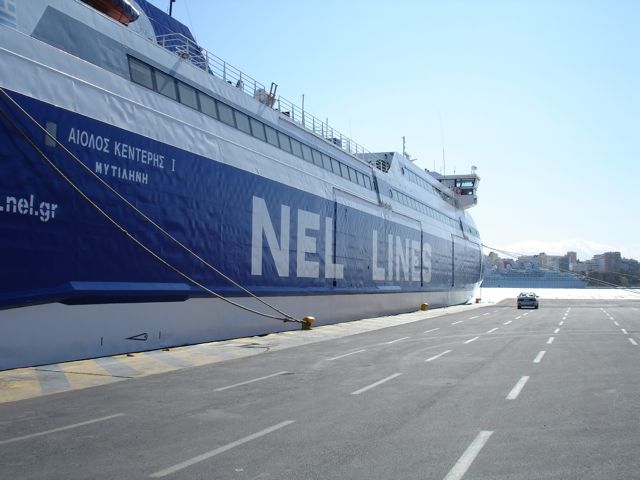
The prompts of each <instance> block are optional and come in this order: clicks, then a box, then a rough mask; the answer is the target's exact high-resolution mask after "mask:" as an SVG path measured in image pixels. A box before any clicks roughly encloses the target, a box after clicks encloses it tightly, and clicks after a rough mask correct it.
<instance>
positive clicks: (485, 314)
mask: <svg viewBox="0 0 640 480" xmlns="http://www.w3.org/2000/svg"><path fill="white" fill-rule="evenodd" d="M490 313H491V312H487V313H483V314H482V316H483V317H486V316H487V315H489V314H490Z"/></svg>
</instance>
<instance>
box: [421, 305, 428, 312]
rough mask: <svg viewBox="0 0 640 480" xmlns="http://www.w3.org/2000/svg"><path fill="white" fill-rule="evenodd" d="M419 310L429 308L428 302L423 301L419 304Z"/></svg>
mask: <svg viewBox="0 0 640 480" xmlns="http://www.w3.org/2000/svg"><path fill="white" fill-rule="evenodd" d="M420 310H422V311H423V312H425V311H427V310H429V304H428V303H423V304H421V305H420Z"/></svg>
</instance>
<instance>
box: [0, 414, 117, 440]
mask: <svg viewBox="0 0 640 480" xmlns="http://www.w3.org/2000/svg"><path fill="white" fill-rule="evenodd" d="M118 417H124V413H116V414H114V415H109V416H108V417H100V418H94V419H93V420H87V421H86V422H80V423H74V424H72V425H67V426H64V427H58V428H52V429H51V430H45V431H44V432H38V433H31V434H29V435H23V436H21V437H14V438H8V439H6V440H0V445H6V444H7V443H14V442H19V441H21V440H29V439H30V438H36V437H42V436H43V435H49V434H50V433H57V432H63V431H65V430H71V429H72V428H79V427H84V426H85V425H91V424H92V423H98V422H104V421H106V420H111V419H112V418H118Z"/></svg>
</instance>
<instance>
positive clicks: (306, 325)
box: [302, 317, 316, 330]
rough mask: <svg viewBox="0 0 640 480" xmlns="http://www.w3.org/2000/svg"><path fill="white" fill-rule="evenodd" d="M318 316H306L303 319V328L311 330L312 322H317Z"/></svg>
mask: <svg viewBox="0 0 640 480" xmlns="http://www.w3.org/2000/svg"><path fill="white" fill-rule="evenodd" d="M315 321H316V317H304V318H303V319H302V330H311V324H312V323H315Z"/></svg>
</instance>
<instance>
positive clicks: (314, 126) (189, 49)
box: [156, 33, 390, 173]
mask: <svg viewBox="0 0 640 480" xmlns="http://www.w3.org/2000/svg"><path fill="white" fill-rule="evenodd" d="M156 41H157V43H158V44H159V45H160V46H161V47H163V48H165V49H166V50H168V51H170V52H172V53H173V54H175V55H177V56H179V57H180V58H182V59H183V60H185V61H188V62H190V63H191V64H193V65H195V66H196V67H198V68H200V69H202V70H205V71H206V72H208V73H210V74H211V75H214V76H216V77H218V78H221V79H222V80H224V81H225V82H227V83H228V84H230V85H232V86H234V87H236V88H238V89H240V90H242V91H243V92H244V93H246V94H247V95H250V96H252V97H254V98H259V97H260V96H261V95H265V94H266V93H267V92H266V90H265V87H264V85H263V84H262V83H260V82H258V81H257V80H255V79H254V78H253V77H251V76H249V75H247V74H246V73H244V72H242V71H241V70H239V69H237V68H236V67H234V66H233V65H230V64H229V63H227V62H225V61H224V60H222V59H221V58H220V57H218V56H216V55H214V54H213V53H211V52H209V51H208V50H206V49H204V48H202V47H201V46H200V45H198V44H197V43H196V42H194V41H193V40H191V39H190V38H188V37H186V36H184V35H182V34H180V33H169V34H166V35H158V36H157V37H156ZM272 106H273V108H275V109H277V110H278V111H279V112H280V113H281V114H282V115H284V116H285V117H287V118H288V119H289V120H290V121H291V122H293V123H295V124H297V125H299V126H301V127H303V128H304V129H306V130H309V131H311V132H313V133H314V134H315V135H317V136H319V137H321V138H323V139H324V140H326V141H327V142H329V143H331V144H333V145H334V146H336V147H338V148H340V149H342V150H344V151H345V152H347V153H350V154H351V155H353V156H355V157H357V158H359V159H360V160H363V161H367V162H368V163H370V164H371V165H372V166H374V167H375V168H377V169H378V170H381V171H383V172H385V173H386V172H387V171H389V167H390V165H389V163H388V162H387V161H386V160H385V159H384V158H382V157H380V158H378V157H377V156H376V155H374V154H372V153H371V152H370V151H369V150H367V149H365V148H364V147H363V146H362V145H360V144H358V143H356V142H354V141H353V140H351V139H350V138H349V137H347V136H345V135H343V134H342V133H340V132H339V131H338V130H336V129H334V128H333V127H331V126H330V125H329V123H328V121H322V120H320V119H319V118H317V117H315V116H313V115H311V114H310V113H309V112H307V111H305V110H304V108H301V107H299V106H297V105H295V104H294V103H293V102H291V101H289V100H287V99H285V98H283V97H280V96H279V97H278V98H277V100H276V101H275V102H274V103H273V105H272ZM364 154H367V156H368V157H369V158H367V159H366V160H365V159H363V155H364ZM372 157H373V159H372Z"/></svg>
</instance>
